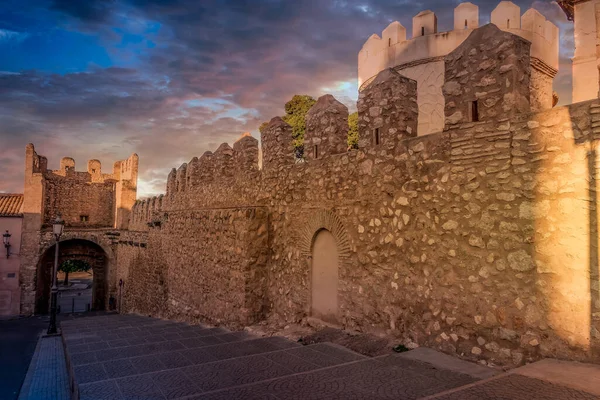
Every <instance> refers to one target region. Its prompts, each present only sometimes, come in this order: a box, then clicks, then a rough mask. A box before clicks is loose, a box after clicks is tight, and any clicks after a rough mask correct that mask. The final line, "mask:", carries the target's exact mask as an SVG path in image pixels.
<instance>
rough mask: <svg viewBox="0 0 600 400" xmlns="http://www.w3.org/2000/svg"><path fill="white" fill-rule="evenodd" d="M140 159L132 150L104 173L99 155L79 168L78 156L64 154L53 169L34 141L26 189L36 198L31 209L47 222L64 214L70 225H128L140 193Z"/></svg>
mask: <svg viewBox="0 0 600 400" xmlns="http://www.w3.org/2000/svg"><path fill="white" fill-rule="evenodd" d="M138 160H139V157H138V155H137V154H132V155H131V156H130V157H128V158H127V159H125V160H120V161H117V162H115V163H114V166H113V171H112V173H103V172H102V163H101V162H100V161H99V160H97V159H92V160H89V161H88V162H87V168H86V170H85V171H77V170H76V162H75V159H73V158H71V157H63V158H62V159H61V160H60V164H59V165H60V166H59V169H57V170H50V169H48V159H47V158H46V157H44V156H41V155H39V154H37V152H36V151H35V147H34V146H33V144H31V143H30V144H28V145H27V146H26V148H25V182H26V183H25V192H26V193H28V198H30V199H32V198H34V197H35V198H36V201H33V200H32V201H31V204H27V209H28V211H27V212H29V213H39V214H42V221H43V223H44V224H49V223H50V222H51V221H52V220H53V219H54V218H56V216H57V215H58V214H60V215H62V218H63V219H64V220H65V222H66V224H67V225H69V226H85V227H114V228H127V223H128V221H129V212H130V210H131V207H132V206H133V204H134V202H135V200H136V196H137V178H138ZM42 183H43V184H42ZM42 207H43V209H42Z"/></svg>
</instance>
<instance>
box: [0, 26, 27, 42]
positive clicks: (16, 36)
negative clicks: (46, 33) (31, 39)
mask: <svg viewBox="0 0 600 400" xmlns="http://www.w3.org/2000/svg"><path fill="white" fill-rule="evenodd" d="M27 36H28V34H27V33H24V32H15V31H10V30H8V29H1V28H0V44H3V43H18V42H22V41H23V40H25V39H27Z"/></svg>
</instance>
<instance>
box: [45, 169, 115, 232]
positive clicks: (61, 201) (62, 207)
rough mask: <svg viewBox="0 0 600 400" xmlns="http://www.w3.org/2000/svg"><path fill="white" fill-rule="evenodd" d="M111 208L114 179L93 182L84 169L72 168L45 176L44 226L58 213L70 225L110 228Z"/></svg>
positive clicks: (113, 214)
mask: <svg viewBox="0 0 600 400" xmlns="http://www.w3.org/2000/svg"><path fill="white" fill-rule="evenodd" d="M114 207H115V196H114V180H109V181H107V182H96V183H92V182H91V179H90V175H89V174H88V173H87V172H75V171H73V172H71V171H69V172H68V173H67V176H60V175H55V174H48V176H47V177H46V181H45V201H44V222H43V223H44V224H45V225H51V224H52V222H53V221H54V219H55V218H56V216H57V215H58V214H60V215H61V217H62V219H63V220H64V221H65V223H66V224H68V225H69V226H77V227H86V226H87V227H112V226H113V225H114V217H115V211H114Z"/></svg>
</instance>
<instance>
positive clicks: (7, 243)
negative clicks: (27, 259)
mask: <svg viewBox="0 0 600 400" xmlns="http://www.w3.org/2000/svg"><path fill="white" fill-rule="evenodd" d="M11 236H12V235H11V234H10V233H8V230H6V233H5V234H4V235H2V240H3V241H4V247H6V258H8V256H10V237H11Z"/></svg>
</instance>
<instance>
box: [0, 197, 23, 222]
mask: <svg viewBox="0 0 600 400" xmlns="http://www.w3.org/2000/svg"><path fill="white" fill-rule="evenodd" d="M22 215H23V195H22V194H8V193H0V217H20V216H22Z"/></svg>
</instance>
